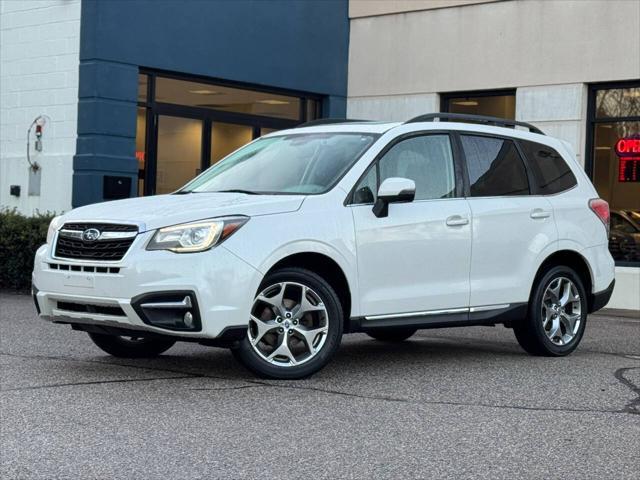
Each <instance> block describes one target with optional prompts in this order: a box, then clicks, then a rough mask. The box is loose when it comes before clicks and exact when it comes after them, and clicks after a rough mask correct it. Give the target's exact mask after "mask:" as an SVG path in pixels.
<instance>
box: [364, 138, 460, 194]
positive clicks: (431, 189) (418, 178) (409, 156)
mask: <svg viewBox="0 0 640 480" xmlns="http://www.w3.org/2000/svg"><path fill="white" fill-rule="evenodd" d="M454 172H455V170H454V166H453V153H452V151H451V142H450V140H449V136H448V135H423V136H419V137H412V138H408V139H406V140H402V141H400V142H398V143H396V144H395V145H393V146H392V147H391V148H390V149H389V150H388V151H387V152H386V153H385V154H384V156H383V157H382V158H381V159H380V160H378V163H377V164H376V165H373V166H372V167H371V168H370V169H369V171H368V172H367V174H366V175H365V176H364V177H362V179H361V180H360V182H358V185H357V186H356V188H355V190H354V195H353V203H356V204H361V203H373V202H374V201H375V198H376V194H377V188H378V186H379V185H380V184H381V183H382V182H384V181H385V180H386V179H387V178H392V177H401V178H408V179H410V180H413V181H414V182H415V184H416V196H415V200H435V199H439V198H450V197H454V196H455V185H456V184H455V173H454ZM378 176H379V177H380V178H379V179H378Z"/></svg>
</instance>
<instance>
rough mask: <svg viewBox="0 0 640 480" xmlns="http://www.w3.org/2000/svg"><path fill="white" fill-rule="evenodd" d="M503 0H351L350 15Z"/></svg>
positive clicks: (354, 16) (365, 15)
mask: <svg viewBox="0 0 640 480" xmlns="http://www.w3.org/2000/svg"><path fill="white" fill-rule="evenodd" d="M496 1H503V0H349V17H351V18H356V17H368V16H372V15H388V14H390V13H400V12H413V11H416V10H430V9H433V8H448V7H458V6H460V5H469V4H472V3H487V2H496Z"/></svg>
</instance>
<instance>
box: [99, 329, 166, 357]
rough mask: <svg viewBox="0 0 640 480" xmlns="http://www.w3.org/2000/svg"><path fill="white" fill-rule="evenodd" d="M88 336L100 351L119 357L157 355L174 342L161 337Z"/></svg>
mask: <svg viewBox="0 0 640 480" xmlns="http://www.w3.org/2000/svg"><path fill="white" fill-rule="evenodd" d="M89 337H90V338H91V340H93V343H95V344H96V345H97V346H98V347H99V348H100V349H101V350H102V351H104V352H107V353H108V354H110V355H113V356H114V357H120V358H149V357H157V356H158V355H160V354H161V353H164V352H166V351H167V350H169V349H170V348H171V347H172V346H173V344H174V343H176V342H175V341H174V340H169V339H166V340H165V339H163V338H155V337H153V338H151V337H143V336H140V337H136V336H129V337H123V336H117V335H104V334H101V333H89Z"/></svg>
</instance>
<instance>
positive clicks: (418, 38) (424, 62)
mask: <svg viewBox="0 0 640 480" xmlns="http://www.w3.org/2000/svg"><path fill="white" fill-rule="evenodd" d="M371 3H374V4H376V3H377V2H371ZM383 3H384V2H383ZM354 6H355V5H353V6H352V7H354ZM349 49H350V53H349V96H350V97H361V96H383V95H397V94H421V93H434V92H447V91H456V90H478V89H494V88H505V87H519V86H534V85H548V84H565V83H587V82H597V81H609V80H623V79H632V78H640V1H635V0H590V1H582V0H567V1H545V0H520V1H503V2H492V3H480V4H473V5H466V6H462V7H455V8H440V9H432V10H423V11H413V12H409V13H400V14H395V15H382V16H377V17H371V16H368V17H363V18H353V19H352V20H351V38H350V47H349Z"/></svg>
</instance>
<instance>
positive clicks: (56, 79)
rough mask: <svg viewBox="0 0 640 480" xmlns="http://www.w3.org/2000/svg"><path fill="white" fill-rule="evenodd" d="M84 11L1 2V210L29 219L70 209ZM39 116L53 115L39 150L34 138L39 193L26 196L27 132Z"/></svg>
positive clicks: (66, 0) (76, 6) (53, 0)
mask: <svg viewBox="0 0 640 480" xmlns="http://www.w3.org/2000/svg"><path fill="white" fill-rule="evenodd" d="M80 9H81V4H80V0H49V1H35V0H23V1H3V2H0V99H1V105H2V111H1V118H0V208H2V207H9V208H13V207H15V208H17V209H18V210H19V211H21V212H23V213H25V214H29V215H30V214H33V213H35V212H36V211H39V212H46V211H56V212H62V211H67V210H69V209H70V208H71V186H72V178H73V155H74V153H75V148H76V125H77V103H78V69H79V51H80ZM41 114H46V115H48V116H49V117H50V118H51V121H50V122H49V123H48V124H47V126H46V127H45V131H44V136H43V146H44V149H43V151H42V152H41V153H39V152H35V151H34V149H33V141H34V138H33V135H32V159H34V160H36V161H37V162H38V163H39V164H40V165H41V167H42V188H41V193H40V195H39V196H28V195H27V193H28V176H29V170H28V164H27V160H26V142H27V137H26V136H27V129H28V128H29V125H30V124H31V122H32V121H33V120H34V119H35V118H36V117H37V116H38V115H41ZM32 133H33V132H32ZM10 185H20V186H21V190H22V192H21V195H20V197H19V198H16V197H13V196H11V195H10V194H9V187H10Z"/></svg>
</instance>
